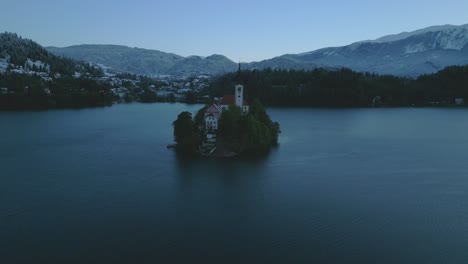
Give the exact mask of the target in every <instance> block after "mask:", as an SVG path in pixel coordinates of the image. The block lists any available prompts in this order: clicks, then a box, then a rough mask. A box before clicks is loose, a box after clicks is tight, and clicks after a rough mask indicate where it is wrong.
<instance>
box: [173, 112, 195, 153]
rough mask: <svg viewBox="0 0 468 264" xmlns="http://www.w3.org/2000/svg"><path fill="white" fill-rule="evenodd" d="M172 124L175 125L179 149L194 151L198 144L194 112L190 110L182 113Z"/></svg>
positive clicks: (175, 138) (186, 151)
mask: <svg viewBox="0 0 468 264" xmlns="http://www.w3.org/2000/svg"><path fill="white" fill-rule="evenodd" d="M172 125H173V126H174V140H175V142H176V143H177V150H178V151H180V152H182V153H187V154H189V153H194V152H195V150H196V146H195V134H194V123H193V121H192V114H191V113H190V112H182V113H180V114H179V115H178V116H177V119H176V120H175V121H174V122H173V123H172Z"/></svg>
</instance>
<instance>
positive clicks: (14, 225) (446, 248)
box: [0, 104, 468, 263]
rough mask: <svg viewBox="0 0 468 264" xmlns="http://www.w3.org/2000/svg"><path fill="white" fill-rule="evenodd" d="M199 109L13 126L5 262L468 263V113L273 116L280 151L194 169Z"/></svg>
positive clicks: (103, 111) (27, 120)
mask: <svg viewBox="0 0 468 264" xmlns="http://www.w3.org/2000/svg"><path fill="white" fill-rule="evenodd" d="M199 107H200V106H196V105H195V106H194V105H192V106H188V105H184V104H130V105H116V106H113V107H110V108H96V109H86V110H62V111H47V112H19V113H0V172H1V176H0V263H174V262H182V263H187V262H192V263H193V262H196V263H198V262H200V263H252V262H253V263H466V262H467V261H468V133H467V131H468V121H467V117H468V110H467V109H348V110H318V109H280V108H275V109H269V113H270V115H271V117H272V119H274V120H276V121H279V122H280V124H281V126H282V132H283V133H282V134H281V137H280V147H279V148H278V149H276V150H274V151H273V152H272V153H271V154H270V155H268V156H267V157H264V158H261V159H257V160H242V159H241V160H195V161H193V160H192V161H191V160H182V159H180V158H177V156H176V155H175V154H174V152H173V151H172V150H168V149H166V147H165V146H166V145H167V144H168V143H171V142H172V127H171V123H172V121H173V120H174V119H175V118H176V116H177V114H178V113H180V112H181V111H184V110H187V111H191V112H195V111H196V110H197V109H198V108H199Z"/></svg>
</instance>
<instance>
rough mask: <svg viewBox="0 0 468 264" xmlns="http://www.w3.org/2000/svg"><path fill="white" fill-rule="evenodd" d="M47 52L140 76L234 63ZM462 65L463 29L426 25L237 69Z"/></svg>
mask: <svg viewBox="0 0 468 264" xmlns="http://www.w3.org/2000/svg"><path fill="white" fill-rule="evenodd" d="M47 49H48V50H49V51H50V52H52V53H54V54H57V55H61V56H65V57H69V58H73V59H78V60H84V61H89V62H93V63H95V64H102V65H105V66H109V67H111V68H113V69H114V70H117V71H124V72H131V73H137V74H145V75H155V74H171V75H191V74H209V75H216V74H222V73H227V72H232V71H235V70H236V69H237V67H236V64H235V63H234V62H233V61H231V60H229V59H228V58H226V57H224V56H222V55H212V56H209V57H206V58H202V57H199V56H191V57H182V56H179V55H176V54H172V53H165V52H162V51H157V50H146V49H139V48H129V47H125V46H115V45H79V46H71V47H66V48H55V47H48V48H47ZM465 64H468V24H467V25H462V26H453V25H443V26H432V27H428V28H424V29H419V30H416V31H412V32H403V33H399V34H394V35H388V36H384V37H381V38H378V39H375V40H366V41H360V42H356V43H352V44H350V45H347V46H342V47H330V48H323V49H319V50H315V51H310V52H306V53H301V54H286V55H282V56H278V57H274V58H272V59H268V60H263V61H260V62H251V63H245V64H243V66H242V67H243V68H244V69H265V68H272V69H288V70H289V69H292V70H312V69H315V68H318V67H322V68H327V69H338V68H342V67H346V68H350V69H352V70H355V71H366V72H373V73H379V74H392V75H399V76H418V75H421V74H428V73H434V72H437V71H439V70H441V69H443V68H445V67H447V66H451V65H465Z"/></svg>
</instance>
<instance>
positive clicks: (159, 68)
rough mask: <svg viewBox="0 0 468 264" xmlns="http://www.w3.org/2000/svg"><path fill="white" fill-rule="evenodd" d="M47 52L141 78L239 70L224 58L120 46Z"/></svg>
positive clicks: (87, 46)
mask: <svg viewBox="0 0 468 264" xmlns="http://www.w3.org/2000/svg"><path fill="white" fill-rule="evenodd" d="M47 50H48V51H50V52H52V53H54V54H57V55H60V56H65V57H69V58H73V59H76V60H83V61H89V62H92V63H95V64H101V65H104V66H108V67H111V68H112V69H113V70H115V71H121V72H131V73H135V74H141V75H150V76H151V75H193V74H208V75H216V74H222V73H226V72H230V71H234V70H235V69H236V63H234V62H233V61H231V60H229V59H228V58H226V57H225V56H222V55H212V56H209V57H206V58H202V57H200V56H190V57H182V56H179V55H176V54H173V53H166V52H162V51H158V50H148V49H141V48H130V47H126V46H117V45H78V46H70V47H65V48H57V47H47Z"/></svg>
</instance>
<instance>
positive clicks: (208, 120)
mask: <svg viewBox="0 0 468 264" xmlns="http://www.w3.org/2000/svg"><path fill="white" fill-rule="evenodd" d="M220 116H221V109H220V108H219V107H218V106H217V105H216V104H213V105H212V106H210V107H208V109H206V110H205V128H206V131H210V132H212V131H216V130H218V120H219V117H220Z"/></svg>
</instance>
